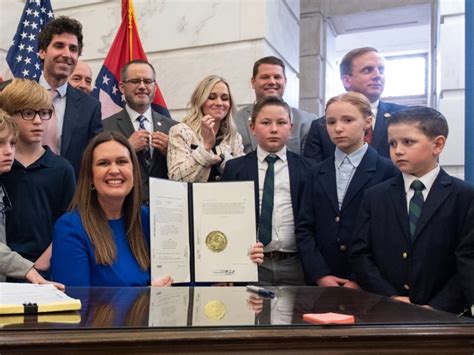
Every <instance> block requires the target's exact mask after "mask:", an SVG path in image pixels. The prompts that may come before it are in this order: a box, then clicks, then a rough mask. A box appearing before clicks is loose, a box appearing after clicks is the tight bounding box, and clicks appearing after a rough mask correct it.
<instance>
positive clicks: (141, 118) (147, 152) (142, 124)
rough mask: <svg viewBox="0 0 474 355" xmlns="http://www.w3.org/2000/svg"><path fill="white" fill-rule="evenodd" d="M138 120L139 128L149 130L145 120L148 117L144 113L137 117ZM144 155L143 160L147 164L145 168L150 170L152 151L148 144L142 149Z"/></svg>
mask: <svg viewBox="0 0 474 355" xmlns="http://www.w3.org/2000/svg"><path fill="white" fill-rule="evenodd" d="M137 121H138V123H139V128H140V129H143V130H145V131H146V130H147V129H146V127H145V121H146V117H145V116H143V115H140V116H138V117H137ZM142 155H143V162H144V164H145V169H146V170H149V169H150V165H151V152H150V146H147V147H146V148H144V149H143V150H142Z"/></svg>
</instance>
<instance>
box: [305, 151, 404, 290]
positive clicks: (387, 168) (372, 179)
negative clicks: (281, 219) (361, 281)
mask: <svg viewBox="0 0 474 355" xmlns="http://www.w3.org/2000/svg"><path fill="white" fill-rule="evenodd" d="M397 173H398V169H397V168H396V167H395V166H394V165H393V164H392V162H391V161H389V160H388V159H386V158H384V157H381V156H379V155H378V154H377V152H376V151H375V149H374V148H372V147H371V146H369V147H368V149H367V152H366V153H365V155H364V157H363V158H362V160H361V162H360V164H359V166H358V167H357V170H356V171H355V173H354V176H353V178H352V180H351V182H350V184H349V186H348V188H347V192H346V194H345V196H344V200H343V202H342V206H341V209H340V210H339V203H338V200H337V185H336V168H335V163H334V154H333V156H332V157H331V158H329V159H326V160H325V161H323V162H322V163H321V164H319V165H318V166H317V167H316V169H315V170H314V172H313V173H312V174H311V176H310V181H308V182H307V183H306V185H305V189H304V193H303V201H302V207H301V212H300V214H299V216H298V220H297V224H296V242H297V244H298V250H299V253H300V255H301V260H302V263H303V269H304V272H305V277H306V281H307V283H308V284H313V285H314V284H315V282H316V280H317V279H319V278H321V277H323V276H326V275H334V276H337V277H342V278H350V276H351V273H352V272H351V268H350V265H349V250H350V249H351V245H352V233H353V229H354V225H355V222H356V217H357V213H358V212H359V206H360V201H361V200H362V195H363V194H364V192H365V190H367V189H368V188H369V187H371V186H374V185H376V184H378V183H380V182H382V181H385V180H387V179H390V178H391V177H393V176H395V175H396V174H397Z"/></svg>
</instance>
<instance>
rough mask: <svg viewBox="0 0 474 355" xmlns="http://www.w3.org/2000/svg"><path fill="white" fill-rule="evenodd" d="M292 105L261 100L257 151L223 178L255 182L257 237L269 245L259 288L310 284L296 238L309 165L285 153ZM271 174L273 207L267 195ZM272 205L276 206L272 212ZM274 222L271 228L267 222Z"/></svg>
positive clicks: (230, 166)
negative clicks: (297, 219)
mask: <svg viewBox="0 0 474 355" xmlns="http://www.w3.org/2000/svg"><path fill="white" fill-rule="evenodd" d="M290 112H291V111H290V107H289V106H288V104H287V103H285V102H284V101H283V100H282V99H281V98H279V97H277V96H267V97H265V98H263V99H262V100H261V101H258V102H257V103H256V104H255V106H254V109H253V112H252V122H251V129H252V133H253V134H254V136H255V138H256V140H257V143H258V146H257V149H256V150H254V151H252V152H250V153H248V154H247V155H245V156H243V157H239V158H235V159H232V160H229V161H228V162H227V164H226V168H225V171H224V174H223V176H222V179H223V180H226V181H254V182H255V206H256V211H255V213H256V216H257V219H256V220H257V226H258V228H257V230H258V239H259V241H260V242H261V243H262V244H263V245H264V259H263V264H262V265H260V266H259V268H258V280H259V284H260V285H271V286H278V285H282V286H284V285H305V281H304V276H303V269H302V266H301V261H300V258H299V255H298V251H297V247H296V239H295V221H296V216H297V215H298V213H299V207H300V201H301V198H302V193H303V186H304V182H305V181H306V178H307V171H308V165H307V162H306V161H305V159H304V158H302V157H301V156H299V155H298V154H295V153H293V152H291V151H289V150H287V149H286V143H287V142H288V138H289V136H290V131H291V119H290ZM269 170H270V171H272V173H271V176H272V177H271V180H268V181H272V182H273V183H271V184H270V185H271V190H270V192H271V201H272V202H271V205H270V204H269V202H268V199H267V197H266V193H267V191H268V189H267V188H266V186H267V174H268V171H269ZM268 206H271V207H270V208H269V209H268V208H267V207H268ZM268 222H269V224H268Z"/></svg>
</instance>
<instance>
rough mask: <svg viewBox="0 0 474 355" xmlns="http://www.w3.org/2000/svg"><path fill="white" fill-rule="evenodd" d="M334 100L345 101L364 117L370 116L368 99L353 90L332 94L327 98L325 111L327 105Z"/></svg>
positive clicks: (370, 110)
mask: <svg viewBox="0 0 474 355" xmlns="http://www.w3.org/2000/svg"><path fill="white" fill-rule="evenodd" d="M335 102H347V103H349V104H351V105H353V106H355V107H356V108H357V109H358V110H359V112H360V113H361V114H362V116H364V118H367V117H372V116H373V113H372V108H371V107H370V101H369V99H367V98H366V97H365V96H364V95H362V94H359V93H358V92H355V91H348V92H346V93H344V94H341V95H337V96H334V97H332V98H330V99H329V101H328V102H327V104H326V108H325V109H324V111H327V109H328V107H329V106H330V105H331V104H333V103H335Z"/></svg>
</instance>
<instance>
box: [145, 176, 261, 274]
mask: <svg viewBox="0 0 474 355" xmlns="http://www.w3.org/2000/svg"><path fill="white" fill-rule="evenodd" d="M150 219H151V221H150V224H151V235H152V237H151V261H152V267H151V277H152V279H157V278H161V277H164V276H166V275H170V276H171V277H172V278H173V280H174V282H176V283H182V282H191V281H195V282H252V281H257V280H258V275H257V265H256V264H255V263H254V262H252V260H254V259H255V258H253V259H252V260H251V258H250V257H249V253H250V252H249V250H250V249H251V247H252V246H254V245H255V241H256V227H255V225H256V224H255V197H254V183H253V182H222V183H195V184H188V183H183V182H175V181H169V180H162V179H154V178H151V179H150ZM257 249H258V248H257ZM258 252H259V250H257V252H256V253H254V254H255V255H257V256H258ZM255 261H256V262H258V260H255Z"/></svg>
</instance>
